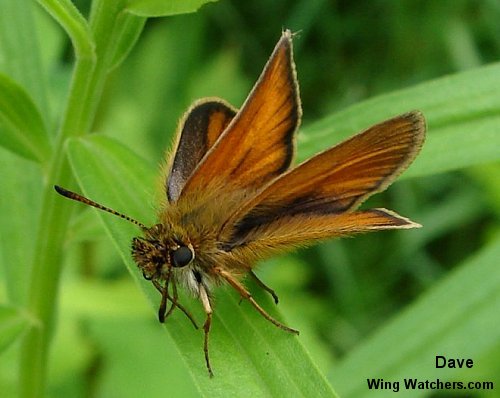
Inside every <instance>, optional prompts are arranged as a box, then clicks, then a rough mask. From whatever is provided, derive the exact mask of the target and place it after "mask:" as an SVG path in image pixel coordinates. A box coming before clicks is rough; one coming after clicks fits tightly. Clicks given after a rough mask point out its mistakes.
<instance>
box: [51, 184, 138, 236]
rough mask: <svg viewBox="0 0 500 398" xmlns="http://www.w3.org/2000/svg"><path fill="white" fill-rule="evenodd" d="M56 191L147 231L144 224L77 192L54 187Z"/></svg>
mask: <svg viewBox="0 0 500 398" xmlns="http://www.w3.org/2000/svg"><path fill="white" fill-rule="evenodd" d="M54 189H55V190H56V191H57V193H58V194H60V195H62V196H64V197H66V198H68V199H72V200H75V201H77V202H81V203H84V204H86V205H89V206H92V207H95V208H96V209H99V210H103V211H106V212H108V213H111V214H114V215H115V216H118V217H121V218H123V219H124V220H127V221H130V222H131V223H133V224H135V225H137V226H139V227H141V228H142V229H143V230H145V229H147V228H146V226H145V225H144V224H143V223H140V222H139V221H137V220H134V219H133V218H130V217H128V216H126V215H124V214H122V213H118V212H117V211H115V210H113V209H110V208H109V207H106V206H103V205H100V204H99V203H96V202H94V201H93V200H90V199H87V198H86V197H84V196H82V195H79V194H77V193H75V192H71V191H68V190H67V189H64V188H62V187H60V186H59V185H54Z"/></svg>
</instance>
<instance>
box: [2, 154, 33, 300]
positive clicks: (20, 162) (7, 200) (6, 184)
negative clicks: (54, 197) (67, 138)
mask: <svg viewBox="0 0 500 398" xmlns="http://www.w3.org/2000/svg"><path fill="white" fill-rule="evenodd" d="M0 170H2V198H1V200H0V214H1V215H2V222H1V223H0V247H1V250H0V267H1V268H2V270H1V274H2V276H3V277H4V278H5V279H4V283H5V285H6V286H5V289H6V294H7V299H8V301H9V302H10V303H15V304H16V305H23V304H25V303H26V302H27V297H28V295H29V279H30V276H31V264H32V261H33V253H34V247H33V244H32V243H33V242H34V241H35V240H36V232H37V230H38V224H39V221H38V220H39V214H40V208H41V203H40V197H41V195H42V188H43V182H42V180H43V178H42V173H41V170H40V167H38V165H37V164H36V163H33V162H31V161H28V160H26V159H23V158H21V157H19V156H16V155H15V154H13V153H12V152H9V151H6V150H5V149H3V148H0Z"/></svg>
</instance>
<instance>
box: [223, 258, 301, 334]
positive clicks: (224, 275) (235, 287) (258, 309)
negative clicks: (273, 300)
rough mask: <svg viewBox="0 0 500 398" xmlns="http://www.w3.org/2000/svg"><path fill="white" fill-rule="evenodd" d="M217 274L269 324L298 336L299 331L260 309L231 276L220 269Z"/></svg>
mask: <svg viewBox="0 0 500 398" xmlns="http://www.w3.org/2000/svg"><path fill="white" fill-rule="evenodd" d="M217 272H218V273H219V275H220V276H222V277H223V278H224V279H225V280H226V281H227V282H228V283H229V284H230V285H231V286H232V287H233V288H234V289H235V290H236V291H237V292H238V293H239V294H240V295H241V297H243V298H244V299H247V300H248V301H249V302H250V304H252V305H253V306H254V308H255V309H256V310H257V311H258V312H259V313H260V314H261V315H262V316H263V317H264V318H266V319H267V320H268V321H269V322H271V323H272V324H273V325H275V326H277V327H279V328H280V329H283V330H285V331H287V332H290V333H294V334H299V331H298V330H296V329H292V328H290V327H288V326H285V325H283V324H282V323H281V322H278V321H277V320H276V319H274V318H273V317H272V316H271V315H269V314H268V313H267V312H266V311H265V310H264V308H262V307H261V306H260V305H259V303H257V302H256V301H255V299H254V298H253V297H252V295H251V294H250V292H249V291H248V290H246V289H245V287H244V286H243V285H242V284H241V283H240V282H239V281H238V280H237V279H235V278H234V277H233V276H232V275H231V274H229V273H228V272H226V271H224V270H222V269H220V268H219V269H217Z"/></svg>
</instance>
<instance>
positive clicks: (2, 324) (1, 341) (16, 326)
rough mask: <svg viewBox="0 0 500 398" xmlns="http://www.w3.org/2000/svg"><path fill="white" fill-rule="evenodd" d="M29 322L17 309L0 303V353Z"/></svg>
mask: <svg viewBox="0 0 500 398" xmlns="http://www.w3.org/2000/svg"><path fill="white" fill-rule="evenodd" d="M30 323H31V322H30V321H29V319H28V318H27V317H26V315H24V314H23V313H22V312H21V311H20V310H19V309H17V308H14V307H10V306H6V305H0V353H2V352H4V351H5V350H6V349H7V348H8V347H9V346H10V345H11V344H12V343H13V342H14V341H16V339H17V338H19V337H20V336H21V335H22V334H23V332H24V331H25V330H26V328H28V326H29V325H30Z"/></svg>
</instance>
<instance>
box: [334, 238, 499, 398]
mask: <svg viewBox="0 0 500 398" xmlns="http://www.w3.org/2000/svg"><path fill="white" fill-rule="evenodd" d="M499 258H500V237H499V236H497V237H496V239H494V240H493V241H492V242H491V243H490V244H489V245H487V246H486V247H485V248H484V249H483V250H481V251H480V252H479V253H478V254H476V255H475V256H474V257H473V258H471V259H470V260H468V261H466V262H465V263H464V264H462V265H461V266H459V267H457V268H456V269H455V270H454V271H453V272H451V273H450V274H448V275H447V276H446V277H445V278H444V279H443V280H442V281H441V282H440V283H438V284H437V285H435V286H434V287H433V288H432V289H431V290H430V291H429V292H427V293H426V294H425V295H424V296H423V297H422V298H421V299H420V300H418V301H416V302H415V303H414V304H412V305H411V306H410V307H409V308H408V309H407V310H405V311H404V312H403V313H402V314H400V315H399V316H397V317H396V318H395V319H394V320H393V321H392V322H389V323H388V324H387V325H386V326H385V327H383V328H382V329H381V330H380V331H378V332H377V333H375V334H374V335H373V336H372V337H371V338H369V339H367V340H365V342H364V344H362V345H361V346H360V347H358V348H357V349H355V350H353V351H352V352H351V353H350V354H349V355H348V357H347V358H346V359H345V360H343V361H342V362H340V363H339V364H338V366H336V367H335V368H334V369H333V370H332V372H331V375H330V380H332V382H334V383H335V385H336V386H337V388H338V389H339V391H340V392H341V394H342V396H343V397H356V398H358V397H360V398H361V397H370V398H372V397H378V396H380V397H384V396H387V391H384V390H378V391H376V390H369V389H368V387H367V381H366V379H367V378H376V379H378V378H382V379H384V380H386V381H400V382H401V384H402V383H403V379H404V378H418V379H419V380H423V381H424V380H436V379H437V378H439V379H441V380H445V381H447V380H463V381H467V382H468V381H471V380H473V379H474V378H476V380H478V379H479V378H484V375H485V374H486V375H488V374H489V372H490V370H491V369H490V364H489V363H490V360H491V359H494V358H495V356H496V355H497V354H495V352H497V351H496V350H498V349H499V348H500V347H499V342H500V328H499V327H498V314H500V289H499V288H498V287H499V286H500V267H498V259H499ZM394 342H397V345H396V344H394ZM436 355H444V356H446V357H447V358H472V359H473V360H474V363H475V365H474V374H473V375H474V376H472V373H471V370H470V369H468V368H465V369H449V368H444V369H436V367H435V356H436ZM490 357H491V358H490ZM496 358H498V357H496ZM497 366H498V365H497ZM401 390H402V391H399V395H401V396H409V397H417V396H422V395H427V394H428V391H426V390H418V391H416V390H408V391H406V390H404V389H403V388H402V389H401ZM399 395H398V396H399Z"/></svg>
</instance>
